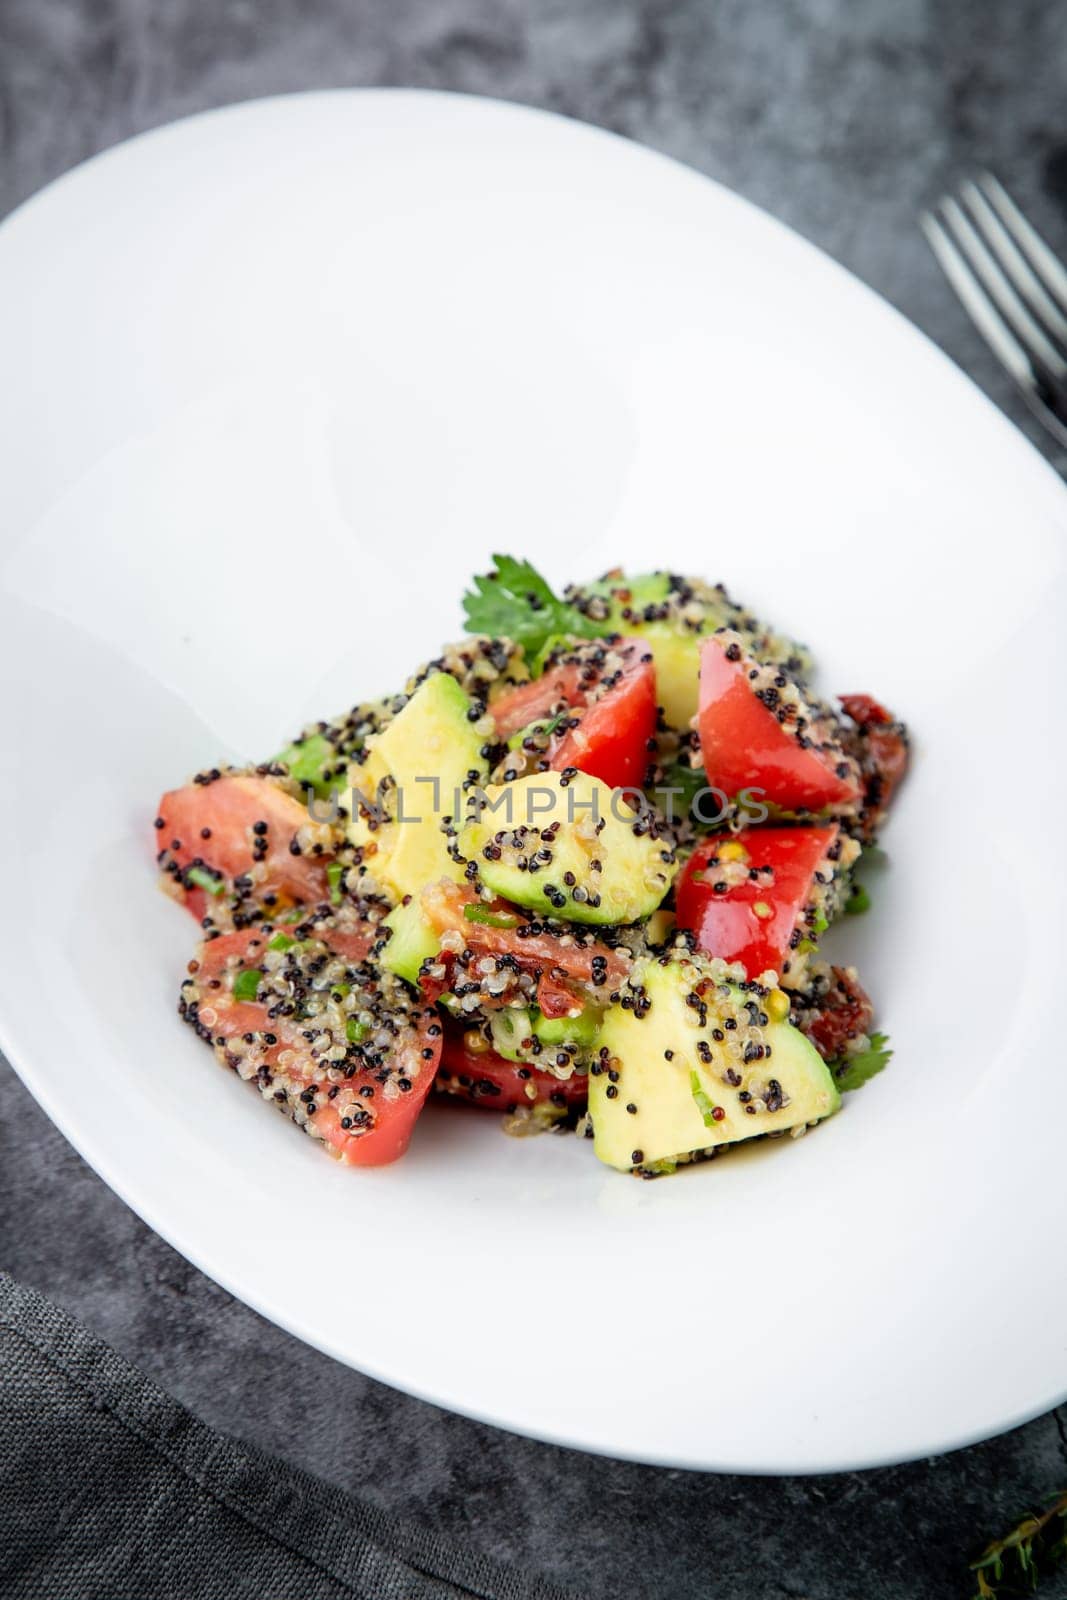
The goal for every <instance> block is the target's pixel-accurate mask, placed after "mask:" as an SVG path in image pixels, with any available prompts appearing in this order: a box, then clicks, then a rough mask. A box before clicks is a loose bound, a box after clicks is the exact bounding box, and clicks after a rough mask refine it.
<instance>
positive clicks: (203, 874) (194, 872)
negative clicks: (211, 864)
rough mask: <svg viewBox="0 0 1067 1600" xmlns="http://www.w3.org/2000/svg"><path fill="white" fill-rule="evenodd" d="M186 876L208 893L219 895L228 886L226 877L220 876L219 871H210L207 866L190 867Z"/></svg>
mask: <svg viewBox="0 0 1067 1600" xmlns="http://www.w3.org/2000/svg"><path fill="white" fill-rule="evenodd" d="M185 876H186V877H187V878H188V880H189V882H190V883H195V884H196V885H197V887H198V888H200V889H206V890H207V892H208V894H214V895H219V894H221V893H222V891H223V890H224V889H225V887H226V880H225V878H220V877H219V876H218V874H217V873H214V872H209V871H208V869H207V868H206V867H190V868H189V870H188V872H187V873H186V874H185Z"/></svg>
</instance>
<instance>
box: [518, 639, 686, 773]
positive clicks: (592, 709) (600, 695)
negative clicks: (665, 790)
mask: <svg viewBox="0 0 1067 1600" xmlns="http://www.w3.org/2000/svg"><path fill="white" fill-rule="evenodd" d="M491 709H492V714H493V718H494V720H495V722H496V725H497V732H498V733H499V735H500V737H501V738H502V739H510V738H512V737H514V735H515V734H517V733H519V732H521V730H522V729H523V728H528V727H530V726H531V724H534V723H538V722H544V721H546V720H547V721H551V720H552V719H554V718H557V717H559V718H561V719H562V720H561V722H560V724H559V727H558V728H557V729H556V730H554V731H553V733H552V735H551V736H550V737H549V739H548V742H547V746H546V747H545V748H544V758H545V759H546V760H547V762H548V766H549V768H550V769H551V770H552V771H554V772H562V771H563V770H564V768H566V767H577V768H578V770H579V771H580V772H586V773H588V774H589V776H590V777H592V778H599V779H600V780H601V782H602V783H606V784H608V785H609V786H610V787H611V788H612V789H625V788H638V787H640V785H641V783H642V782H643V780H644V776H645V771H646V769H647V767H648V763H649V750H648V745H649V740H650V739H652V737H653V735H654V734H655V731H656V673H655V668H654V666H653V663H652V655H651V652H650V651H649V649H648V647H647V645H646V644H645V642H644V641H643V640H640V639H621V640H618V639H617V640H610V641H598V642H596V643H595V644H586V645H579V646H576V647H575V648H574V649H572V650H568V651H565V652H557V653H556V654H555V655H554V656H553V657H550V659H549V663H548V666H547V667H546V670H545V671H544V673H543V674H542V675H541V677H539V678H535V679H534V680H533V682H532V683H523V684H520V685H519V686H518V688H516V689H512V690H511V691H510V693H508V694H505V695H502V696H501V697H500V699H499V700H497V701H495V702H494V704H493V706H492V708H491ZM533 743H534V744H535V745H537V741H536V738H535V740H534V741H533ZM537 747H538V750H539V749H540V746H539V745H538V746H537Z"/></svg>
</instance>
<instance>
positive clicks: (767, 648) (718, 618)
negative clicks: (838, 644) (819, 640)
mask: <svg viewBox="0 0 1067 1600" xmlns="http://www.w3.org/2000/svg"><path fill="white" fill-rule="evenodd" d="M574 593H575V594H576V595H577V596H578V597H579V602H581V600H582V599H585V600H588V599H593V598H595V599H597V600H599V601H600V602H601V604H602V605H604V606H606V607H607V617H606V623H607V625H608V626H610V627H612V628H615V629H617V630H618V631H619V633H624V634H631V635H633V634H636V635H640V636H641V637H642V638H644V639H647V640H648V647H649V649H650V650H651V652H652V657H653V660H654V662H655V666H656V697H657V699H658V701H659V703H660V705H661V706H662V707H663V714H664V716H665V717H666V719H667V722H668V723H669V724H670V726H671V727H672V728H680V729H685V728H688V727H689V724H690V722H691V721H692V719H693V717H695V716H696V713H697V703H698V700H699V694H700V643H701V640H702V639H703V638H704V637H705V635H707V634H709V633H714V632H715V631H716V629H718V628H725V627H730V628H736V629H737V630H738V631H739V632H741V633H743V634H744V636H745V647H746V649H747V650H749V651H750V653H751V654H752V655H754V656H755V657H756V659H757V660H759V661H775V662H787V663H788V664H789V665H790V667H791V670H793V671H795V672H800V673H803V672H805V671H807V670H808V668H809V667H810V664H811V663H810V658H809V656H808V653H807V651H806V650H805V649H804V647H803V646H802V645H798V644H796V643H795V642H794V641H793V640H791V639H786V638H783V637H782V636H781V635H779V634H776V633H774V632H772V630H771V629H769V628H768V627H766V626H765V625H764V624H763V623H762V622H760V621H759V620H758V619H757V618H756V617H754V616H753V615H752V613H751V612H749V611H746V610H745V608H744V607H742V606H739V605H736V604H735V603H734V601H732V600H731V599H730V597H729V595H728V594H727V593H726V590H725V589H724V588H722V586H721V585H719V584H714V585H713V584H709V583H705V582H704V581H703V580H702V579H700V578H681V577H677V576H675V575H674V574H673V573H667V572H647V573H642V574H641V575H640V576H638V577H634V578H630V577H626V576H625V575H624V574H621V573H619V574H611V575H609V576H608V577H606V578H601V579H600V580H599V581H598V582H597V583H589V584H582V585H581V586H580V587H579V588H578V589H576V590H575V591H574ZM570 594H571V591H569V590H568V597H570Z"/></svg>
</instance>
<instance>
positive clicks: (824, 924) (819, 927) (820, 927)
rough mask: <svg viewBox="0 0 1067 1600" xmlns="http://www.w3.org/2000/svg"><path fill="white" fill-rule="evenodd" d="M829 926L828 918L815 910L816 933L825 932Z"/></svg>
mask: <svg viewBox="0 0 1067 1600" xmlns="http://www.w3.org/2000/svg"><path fill="white" fill-rule="evenodd" d="M829 926H830V919H829V918H828V917H827V916H825V915H824V914H823V912H821V911H816V913H815V922H814V928H815V932H816V933H825V932H826V930H827V928H828V927H829Z"/></svg>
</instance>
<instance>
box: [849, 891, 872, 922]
mask: <svg viewBox="0 0 1067 1600" xmlns="http://www.w3.org/2000/svg"><path fill="white" fill-rule="evenodd" d="M870 909H871V897H870V895H869V894H868V893H867V891H866V889H865V888H864V887H863V884H862V883H854V884H853V885H852V893H851V894H850V895H849V897H848V899H847V900H846V901H845V910H846V911H847V912H848V914H849V916H850V917H858V916H859V915H860V913H861V912H863V911H869V910H870Z"/></svg>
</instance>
